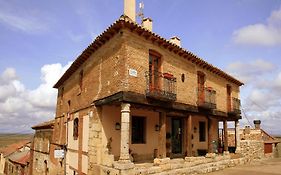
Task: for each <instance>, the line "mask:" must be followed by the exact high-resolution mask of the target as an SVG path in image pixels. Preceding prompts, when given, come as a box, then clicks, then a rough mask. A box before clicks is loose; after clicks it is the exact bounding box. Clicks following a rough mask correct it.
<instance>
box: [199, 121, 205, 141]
mask: <svg viewBox="0 0 281 175" xmlns="http://www.w3.org/2000/svg"><path fill="white" fill-rule="evenodd" d="M199 141H200V142H205V141H206V122H199Z"/></svg>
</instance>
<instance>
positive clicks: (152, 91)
mask: <svg viewBox="0 0 281 175" xmlns="http://www.w3.org/2000/svg"><path fill="white" fill-rule="evenodd" d="M145 77H146V91H145V93H146V96H147V97H150V98H154V99H158V100H161V101H176V99H177V94H176V82H177V80H176V78H175V77H174V76H173V75H172V74H169V73H161V72H156V71H154V72H146V73H145Z"/></svg>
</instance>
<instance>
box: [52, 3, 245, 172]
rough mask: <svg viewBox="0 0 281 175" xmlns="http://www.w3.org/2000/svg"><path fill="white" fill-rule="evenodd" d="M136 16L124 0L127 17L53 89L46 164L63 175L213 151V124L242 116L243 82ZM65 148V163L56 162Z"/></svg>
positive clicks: (215, 128)
mask: <svg viewBox="0 0 281 175" xmlns="http://www.w3.org/2000/svg"><path fill="white" fill-rule="evenodd" d="M135 17H136V13H135V0H125V1H124V15H122V16H121V17H120V18H119V19H118V20H117V21H115V22H114V23H113V24H112V25H110V26H109V27H108V28H107V29H106V30H105V31H104V32H103V33H102V34H101V35H99V36H98V37H97V38H96V39H95V40H94V41H93V43H91V44H90V45H89V46H88V47H87V48H86V49H85V50H84V51H83V52H82V53H81V55H79V56H78V58H77V59H76V60H75V61H74V62H73V64H72V65H71V66H70V68H69V69H68V70H67V71H66V72H65V73H64V75H63V76H62V77H61V78H60V79H59V80H58V82H57V83H56V84H55V85H54V88H57V89H58V97H57V107H56V117H55V122H54V130H53V137H52V143H51V148H50V159H51V161H52V160H54V161H56V162H54V164H56V165H57V166H60V165H59V163H61V165H62V166H63V165H65V170H66V174H76V173H77V174H95V175H98V174H135V173H136V172H138V171H139V170H138V168H137V166H136V165H137V164H138V163H139V162H153V161H154V162H158V163H159V162H160V164H161V162H169V161H170V160H171V159H177V158H180V159H181V160H182V161H183V160H184V159H182V158H185V157H191V156H200V155H205V154H206V153H208V152H209V153H212V152H216V151H217V146H216V143H217V141H218V122H219V121H223V123H224V128H225V131H227V121H235V122H236V124H238V120H239V119H240V118H241V117H240V109H239V107H240V100H239V88H240V86H241V85H243V83H242V82H240V81H239V80H237V79H235V78H234V77H232V76H230V75H228V74H227V73H225V72H223V71H222V70H220V69H219V68H217V67H215V66H213V65H211V64H209V63H207V62H206V61H204V60H203V59H201V58H199V57H198V56H196V55H195V54H193V53H191V52H190V51H188V50H185V49H184V48H182V47H181V41H180V39H179V38H178V37H172V38H171V39H170V40H167V39H164V38H163V37H161V36H159V35H158V34H156V33H154V32H153V31H152V20H151V19H149V18H144V19H143V20H142V24H141V25H139V24H138V23H137V22H136V19H135ZM225 135H227V134H225ZM225 140H226V141H227V137H226V138H225ZM64 149H66V150H67V151H66V152H65V155H64V156H65V159H62V160H57V159H55V158H54V156H53V155H54V150H64ZM224 150H228V148H227V144H226V145H225V148H224ZM186 160H187V161H189V160H191V159H186ZM198 161H202V160H201V159H200V160H199V159H198ZM170 168H171V166H170ZM154 169H155V168H154ZM166 170H168V169H166ZM141 171H147V169H146V170H141ZM159 171H161V168H160V169H159V167H158V172H159ZM182 171H185V170H182ZM153 172H154V171H151V173H150V174H153ZM155 172H157V171H155Z"/></svg>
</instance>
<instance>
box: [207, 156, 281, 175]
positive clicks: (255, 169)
mask: <svg viewBox="0 0 281 175" xmlns="http://www.w3.org/2000/svg"><path fill="white" fill-rule="evenodd" d="M244 174H245V175H277V174H280V175H281V158H275V159H269V160H264V161H260V162H255V163H253V164H251V165H244V166H237V167H233V168H226V169H224V170H222V171H216V172H212V173H208V174H207V175H244Z"/></svg>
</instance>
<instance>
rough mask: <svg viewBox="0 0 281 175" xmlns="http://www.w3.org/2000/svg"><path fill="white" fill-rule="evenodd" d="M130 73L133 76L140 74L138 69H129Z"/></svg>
mask: <svg viewBox="0 0 281 175" xmlns="http://www.w3.org/2000/svg"><path fill="white" fill-rule="evenodd" d="M129 75H130V76H132V77H137V76H138V71H137V70H135V69H129Z"/></svg>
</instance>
